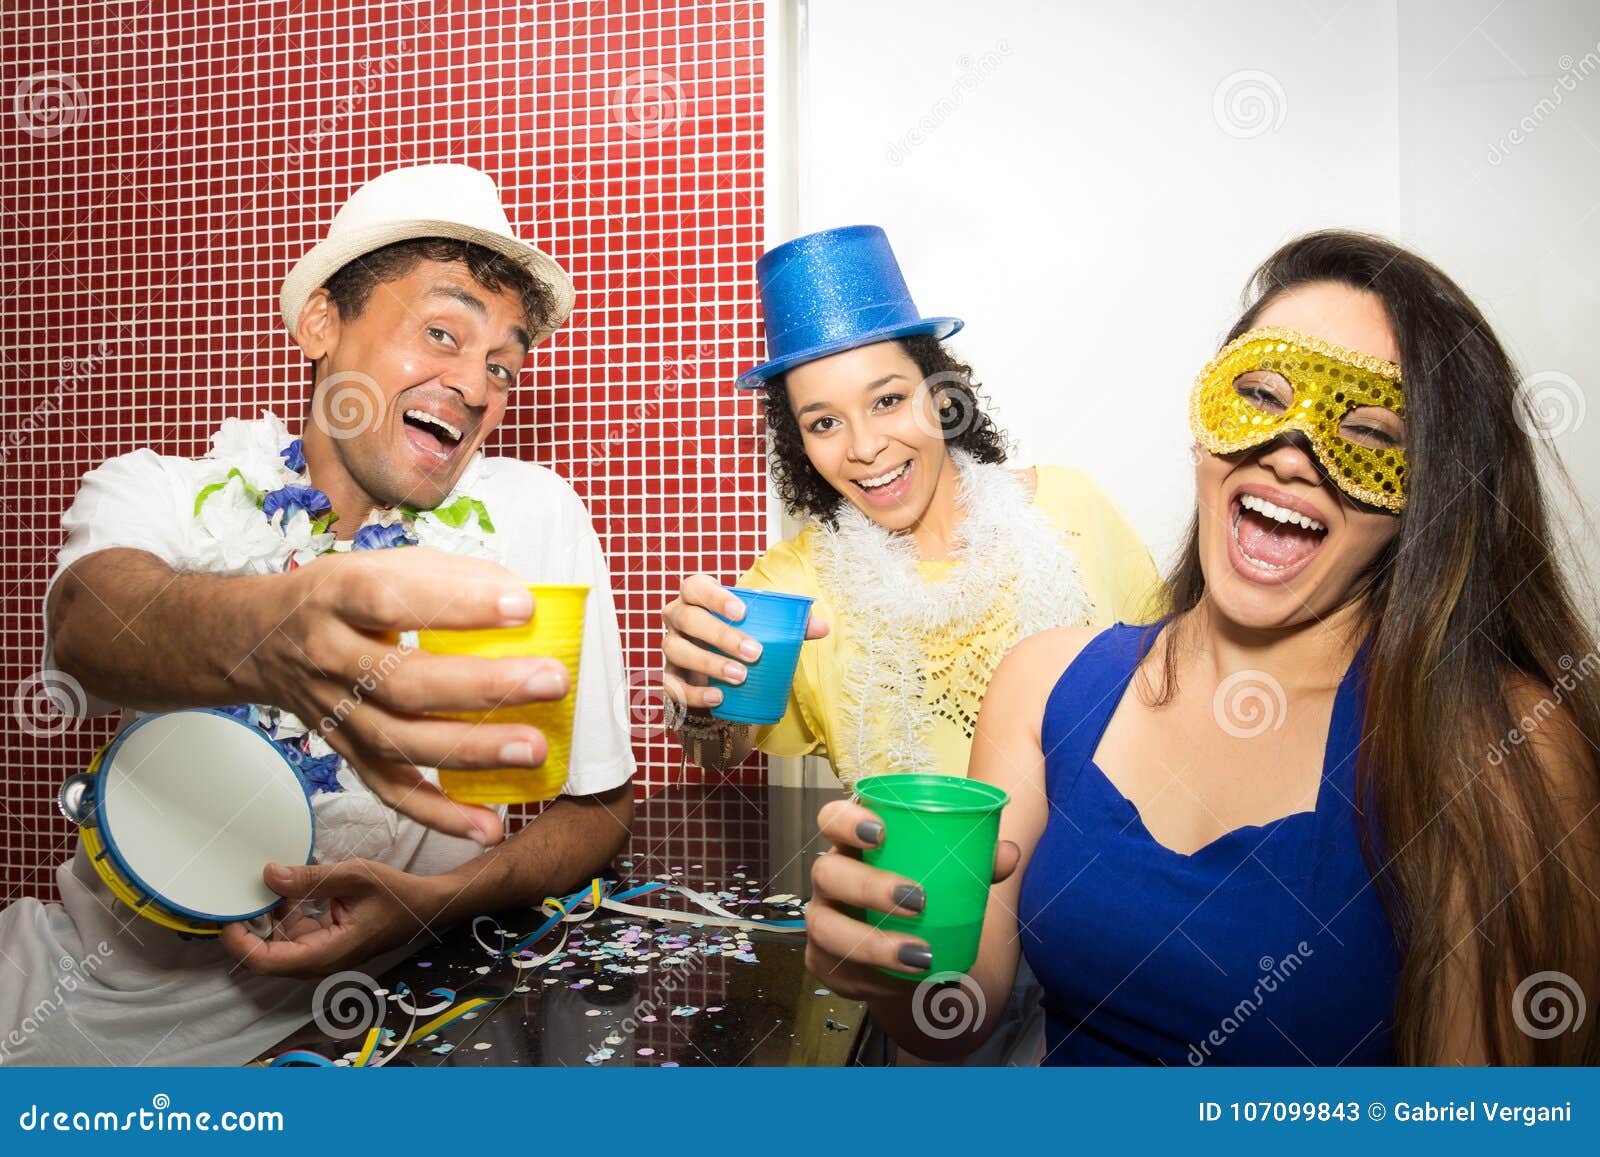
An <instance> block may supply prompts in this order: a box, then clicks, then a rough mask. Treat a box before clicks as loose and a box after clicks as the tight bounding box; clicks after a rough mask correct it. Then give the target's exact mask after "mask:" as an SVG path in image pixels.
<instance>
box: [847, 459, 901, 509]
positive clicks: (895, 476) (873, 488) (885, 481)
mask: <svg viewBox="0 0 1600 1157" xmlns="http://www.w3.org/2000/svg"><path fill="white" fill-rule="evenodd" d="M915 466H916V460H915V459H911V458H908V459H906V461H904V462H902V463H900V465H898V466H896V467H895V468H894V469H892V470H885V471H884V472H883V473H882V474H875V475H873V476H872V477H871V478H853V479H851V480H850V481H851V485H853V486H854V487H855V488H856V489H857V490H859V491H860V492H861V494H862V495H863V497H865V498H866V500H867V501H868V502H870V503H871V504H872V505H874V506H893V505H894V504H895V503H897V502H901V501H903V500H904V499H905V496H906V494H907V493H908V492H909V491H910V490H911V473H912V470H913V469H914V468H915Z"/></svg>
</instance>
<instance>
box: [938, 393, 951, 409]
mask: <svg viewBox="0 0 1600 1157" xmlns="http://www.w3.org/2000/svg"><path fill="white" fill-rule="evenodd" d="M950 406H951V401H950V395H949V394H946V395H945V396H944V397H943V398H942V399H940V401H939V408H940V409H941V410H948V409H949V408H950Z"/></svg>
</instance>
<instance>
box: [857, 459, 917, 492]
mask: <svg viewBox="0 0 1600 1157" xmlns="http://www.w3.org/2000/svg"><path fill="white" fill-rule="evenodd" d="M910 467H911V463H910V461H909V460H908V461H905V462H902V463H900V465H899V466H897V467H895V468H894V469H893V470H891V471H889V473H887V474H880V475H878V476H877V477H876V478H858V479H856V485H857V486H865V487H866V488H867V489H868V490H876V489H877V488H878V487H880V486H887V485H889V483H891V482H893V481H895V479H897V478H899V477H900V475H902V474H904V473H905V472H906V471H907V470H908V469H910Z"/></svg>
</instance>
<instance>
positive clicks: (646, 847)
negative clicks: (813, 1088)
mask: <svg viewBox="0 0 1600 1157" xmlns="http://www.w3.org/2000/svg"><path fill="white" fill-rule="evenodd" d="M840 795H841V793H840V792H839V791H838V790H836V789H820V788H783V787H756V788H749V787H712V786H699V785H686V786H679V787H673V788H668V789H666V790H664V791H662V792H660V793H659V794H657V795H655V796H652V797H651V798H650V799H648V800H646V801H645V802H644V803H642V804H640V805H639V807H638V808H637V809H636V815H635V820H634V828H633V836H632V839H631V840H630V841H629V844H628V846H627V848H626V849H625V850H624V851H623V853H622V854H621V855H620V856H618V857H617V859H616V860H615V861H614V862H613V864H612V867H611V872H612V873H613V874H614V875H615V876H616V877H617V879H618V880H620V881H622V882H623V886H624V887H626V886H631V885H638V884H643V883H648V882H651V881H654V880H661V881H668V882H671V883H674V884H681V885H684V886H686V887H689V888H692V889H694V890H696V891H699V892H705V893H710V894H713V895H715V894H716V893H719V892H721V893H728V892H733V893H736V899H733V900H730V899H729V898H728V897H726V896H725V895H724V896H723V897H722V898H721V899H720V901H719V902H720V903H721V904H722V905H723V906H724V907H726V908H728V909H729V910H731V911H733V912H735V913H736V914H738V915H740V916H745V917H754V916H757V915H760V916H762V917H764V918H766V919H772V920H781V919H785V918H793V917H795V916H797V915H798V914H799V913H798V911H797V909H796V906H795V903H794V902H793V900H791V899H787V898H794V899H799V900H803V899H805V898H807V897H809V895H810V886H811V861H812V859H813V858H814V857H815V856H816V855H817V854H818V853H820V852H822V851H823V850H824V848H825V847H826V845H825V843H824V842H823V841H822V840H821V838H820V837H819V836H818V835H817V830H816V817H817V811H818V809H819V808H820V807H821V806H822V805H823V804H824V803H825V802H827V801H828V800H830V799H837V798H839V796H840ZM619 890H620V889H619ZM774 898H775V899H774ZM769 900H770V901H772V902H768V901H769ZM632 902H633V903H636V904H639V905H647V906H651V907H657V908H661V907H671V908H673V909H676V910H680V911H691V912H692V911H696V909H695V908H694V906H693V905H692V904H691V903H690V902H689V901H688V900H686V899H685V898H683V897H680V896H678V895H676V894H674V893H668V892H665V891H658V892H654V893H651V894H648V895H645V896H641V897H639V898H638V899H637V900H635V901H632ZM494 915H495V919H496V920H497V921H498V923H499V926H500V928H501V929H503V930H504V932H505V933H508V934H509V935H506V936H504V937H501V936H500V935H499V934H498V933H497V931H496V930H495V929H494V928H493V926H490V925H481V926H480V927H479V934H480V935H481V936H483V937H484V939H485V940H486V941H487V942H488V943H491V944H492V943H495V942H496V941H497V940H503V943H504V944H505V945H506V946H507V947H509V946H510V945H513V944H515V943H517V941H519V940H521V939H522V938H523V937H525V936H527V935H528V934H529V933H531V932H533V931H534V930H535V929H537V928H538V927H539V925H540V924H541V923H542V922H543V919H544V918H543V917H542V916H541V915H540V914H538V913H537V912H535V911H533V910H531V909H518V910H514V911H509V912H502V913H496V914H494ZM568 927H569V928H570V930H571V932H570V936H569V939H568V942H567V948H566V951H565V952H564V953H562V954H561V955H560V956H557V957H556V958H554V959H552V960H551V961H550V962H549V963H547V964H542V965H540V966H538V967H536V968H528V969H518V968H516V967H514V966H513V965H512V964H511V963H510V962H509V960H507V959H504V958H502V959H500V960H498V961H497V960H496V959H495V958H493V957H491V956H490V955H489V953H488V952H487V951H485V949H484V948H483V947H482V946H481V945H480V944H479V943H478V942H477V940H475V939H474V937H473V933H472V928H471V923H470V922H468V923H466V924H463V925H461V926H459V927H456V928H454V929H451V930H450V931H448V932H446V933H444V935H443V937H442V938H441V939H440V940H438V941H437V942H432V943H430V944H429V945H428V946H427V947H425V948H423V949H421V950H419V951H417V952H416V953H415V954H413V955H412V956H410V957H409V958H407V959H406V960H404V961H403V962H402V963H401V964H399V965H397V966H395V967H394V968H391V969H389V970H388V971H387V972H384V973H382V974H381V975H379V976H378V977H377V978H376V980H377V986H378V993H379V995H380V996H381V997H382V1000H383V1002H384V1004H385V1006H386V1008H385V1012H384V1020H383V1023H384V1025H385V1026H386V1027H388V1028H390V1029H392V1030H393V1031H394V1032H395V1033H402V1032H404V1031H406V1028H407V1025H408V1024H410V1023H411V1018H410V1017H409V1016H408V1015H404V1014H403V1012H402V1010H401V1009H400V1008H399V1007H397V1006H396V1004H395V998H394V996H393V995H392V994H394V993H395V992H397V991H398V988H397V986H398V985H400V984H401V983H402V982H403V983H404V984H405V985H406V986H408V987H409V988H410V990H411V992H412V994H413V995H412V997H411V999H412V1001H413V1003H415V1004H416V1005H418V1006H421V1007H428V1006H430V1005H435V1004H439V1003H441V998H439V997H434V996H428V995H426V993H427V992H428V990H429V989H433V988H439V987H444V988H450V989H455V990H456V991H457V993H458V997H457V999H458V1000H465V999H468V998H470V997H473V996H481V997H486V998H489V999H490V1000H491V1003H490V1004H486V1005H484V1006H482V1007H480V1008H479V1009H478V1010H477V1011H476V1012H473V1013H469V1014H467V1015H466V1016H464V1017H462V1018H461V1019H458V1020H456V1021H454V1022H453V1023H451V1024H448V1025H445V1026H444V1027H443V1028H441V1029H440V1030H439V1031H438V1032H437V1033H436V1034H433V1035H431V1036H429V1037H428V1038H427V1039H425V1040H421V1041H418V1042H417V1043H415V1044H412V1045H410V1046H408V1047H406V1048H404V1049H402V1050H401V1051H400V1053H399V1054H397V1055H396V1056H395V1057H394V1058H393V1059H392V1060H390V1061H389V1062H388V1063H389V1064H390V1065H410V1066H430V1065H454V1066H478V1065H585V1064H588V1065H634V1066H657V1065H685V1066H687V1065H719V1066H720V1065H841V1064H848V1063H850V1061H851V1060H852V1059H853V1057H852V1054H853V1051H854V1049H855V1048H856V1044H857V1040H858V1036H859V1031H860V1028H861V1023H862V1020H863V1017H864V1015H865V1010H864V1008H863V1006H861V1005H860V1004H857V1003H856V1002H854V1001H850V1000H846V999H844V998H843V997H840V996H838V995H836V994H834V993H833V992H831V991H830V990H829V989H828V987H827V985H826V984H824V983H822V982H820V981H818V980H817V979H815V978H814V977H812V976H810V975H809V974H808V973H807V972H806V970H805V965H804V956H805V937H804V935H803V934H790V935H783V934H779V933H776V932H766V931H759V930H758V931H752V932H748V933H746V932H743V931H742V930H738V929H734V928H719V927H714V926H711V925H704V926H701V927H696V926H694V924H692V923H688V922H678V921H663V920H657V919H645V918H642V917H635V916H631V915H621V914H618V913H615V912H611V911H609V910H607V911H602V912H600V913H599V914H598V915H596V916H594V917H592V918H591V919H589V920H588V921H586V922H584V923H582V924H572V925H568ZM558 940H559V932H558V931H555V930H552V931H551V932H550V933H548V934H547V935H546V936H545V937H543V938H542V939H541V940H540V941H539V942H538V943H537V944H535V945H532V946H531V949H532V951H535V952H537V953H538V954H540V955H542V954H543V953H545V952H548V951H550V949H551V948H553V947H554V946H555V945H556V943H557V942H558ZM372 1003H373V1004H374V1005H375V1006H376V1005H377V1003H378V1001H377V1000H374V1001H373V1002H372ZM320 1019H322V1020H324V1021H325V1022H326V1021H329V1020H334V1019H335V1018H334V1017H332V1016H331V1015H329V1016H326V1017H323V1018H320ZM428 1019H429V1018H428V1017H419V1018H418V1019H417V1021H416V1024H418V1025H421V1024H423V1023H425V1021H426V1020H428ZM363 1035H364V1033H358V1034H356V1035H353V1036H348V1037H346V1038H344V1039H335V1038H334V1037H332V1036H330V1035H329V1034H328V1033H327V1032H325V1031H324V1030H323V1029H322V1028H319V1027H318V1026H317V1024H316V1023H315V1022H313V1023H311V1024H308V1025H306V1026H305V1027H304V1028H302V1029H300V1030H299V1031H297V1032H295V1033H293V1034H291V1035H290V1036H289V1037H287V1038H285V1039H284V1040H283V1041H281V1042H279V1043H278V1044H277V1045H275V1046H274V1047H273V1048H271V1049H269V1050H268V1051H267V1052H266V1053H265V1054H263V1056H262V1057H261V1058H259V1059H258V1061H257V1062H256V1063H263V1062H265V1061H268V1060H270V1059H271V1058H272V1057H275V1056H277V1055H279V1054H280V1053H283V1052H284V1051H286V1050H288V1049H293V1048H300V1049H310V1050H313V1051H315V1052H317V1053H320V1054H322V1055H323V1056H324V1057H328V1058H330V1059H335V1058H346V1059H349V1058H353V1057H354V1056H355V1055H356V1053H355V1051H354V1050H356V1049H358V1048H359V1047H360V1045H361V1041H362V1036H363ZM392 1047H393V1042H392V1041H390V1042H386V1043H385V1044H383V1045H382V1046H380V1049H379V1051H380V1052H387V1051H388V1050H389V1049H390V1048H392Z"/></svg>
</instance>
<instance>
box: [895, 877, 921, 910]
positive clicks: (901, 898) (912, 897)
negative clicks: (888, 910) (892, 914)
mask: <svg viewBox="0 0 1600 1157" xmlns="http://www.w3.org/2000/svg"><path fill="white" fill-rule="evenodd" d="M894 905H895V907H896V908H904V909H905V910H906V911H907V912H920V911H922V910H923V909H924V908H926V907H927V906H928V897H927V896H926V895H925V894H924V893H923V891H922V889H921V888H919V887H917V885H915V884H897V885H895V889H894Z"/></svg>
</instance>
